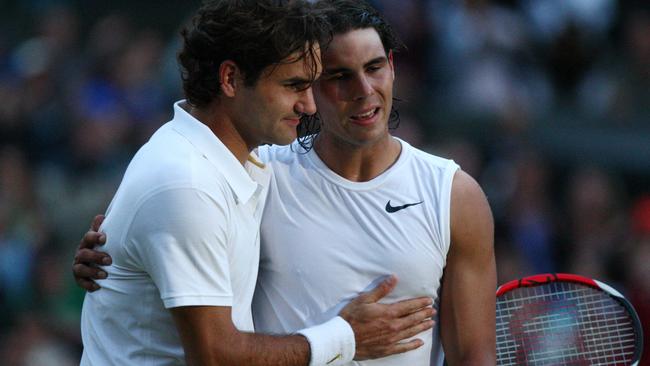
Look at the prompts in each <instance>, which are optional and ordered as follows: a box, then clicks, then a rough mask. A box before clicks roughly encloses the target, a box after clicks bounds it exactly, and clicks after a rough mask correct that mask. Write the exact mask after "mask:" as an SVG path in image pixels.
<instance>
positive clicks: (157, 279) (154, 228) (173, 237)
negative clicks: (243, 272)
mask: <svg viewBox="0 0 650 366" xmlns="http://www.w3.org/2000/svg"><path fill="white" fill-rule="evenodd" d="M225 202H226V200H225V199H224V197H215V195H214V194H208V193H205V192H203V191H200V190H197V189H193V188H176V189H168V190H164V191H162V192H158V193H156V194H154V195H152V196H151V197H149V198H148V199H147V200H146V201H145V202H144V203H143V204H142V205H141V206H140V208H139V210H138V211H137V213H136V215H135V217H134V219H133V221H132V225H131V228H130V231H129V234H128V235H127V246H128V247H130V249H131V250H132V253H133V255H134V257H135V258H137V261H138V262H139V263H140V264H141V265H142V267H143V270H144V271H145V272H147V273H148V274H149V276H150V277H151V279H152V281H153V282H154V283H155V285H156V287H158V290H159V292H160V297H161V299H162V301H163V303H164V305H165V307H166V308H173V307H179V306H192V305H208V306H232V287H231V282H230V265H229V252H230V250H229V240H228V232H229V230H228V222H229V217H228V210H227V207H225V205H226V204H225ZM134 301H137V299H134Z"/></svg>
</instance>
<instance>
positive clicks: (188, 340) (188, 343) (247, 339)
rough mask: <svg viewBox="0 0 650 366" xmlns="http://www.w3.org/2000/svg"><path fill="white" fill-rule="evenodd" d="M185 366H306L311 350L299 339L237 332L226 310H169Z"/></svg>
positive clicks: (201, 308) (206, 308)
mask: <svg viewBox="0 0 650 366" xmlns="http://www.w3.org/2000/svg"><path fill="white" fill-rule="evenodd" d="M170 310H171V313H172V316H173V318H174V322H175V323H176V327H177V328H178V331H179V334H180V337H181V341H182V343H183V349H184V350H185V359H186V361H187V363H188V365H251V366H255V365H308V364H309V360H310V349H309V343H308V342H307V340H306V339H305V338H304V337H303V336H300V335H291V336H270V335H263V334H254V333H245V332H240V331H239V330H237V328H235V326H234V325H233V323H232V318H231V312H230V308H229V307H223V306H185V307H178V308H172V309H170Z"/></svg>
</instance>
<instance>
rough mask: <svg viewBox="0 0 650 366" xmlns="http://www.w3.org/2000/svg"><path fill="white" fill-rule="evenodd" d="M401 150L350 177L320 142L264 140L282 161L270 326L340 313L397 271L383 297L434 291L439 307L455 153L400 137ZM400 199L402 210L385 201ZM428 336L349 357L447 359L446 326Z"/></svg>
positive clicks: (268, 277) (260, 320)
mask: <svg viewBox="0 0 650 366" xmlns="http://www.w3.org/2000/svg"><path fill="white" fill-rule="evenodd" d="M400 142H401V144H402V152H401V154H400V157H399V159H398V160H397V162H396V163H395V164H394V165H393V166H392V167H391V168H390V169H388V170H387V171H386V172H384V173H383V174H381V175H380V176H378V177H376V178H375V179H372V180H371V181H368V182H358V183H355V182H351V181H348V180H346V179H344V178H342V177H340V176H338V175H336V174H335V173H334V172H332V171H331V170H330V169H328V168H327V167H326V165H325V164H324V163H323V162H322V161H321V160H320V159H319V158H318V155H317V154H316V153H315V152H314V151H313V150H312V151H310V152H309V153H306V154H304V153H301V152H300V151H301V150H300V147H298V146H297V145H295V144H294V146H293V150H294V151H292V150H291V148H289V147H277V146H271V147H269V146H264V147H261V148H260V149H259V155H260V158H261V159H262V160H263V161H265V162H266V163H267V164H268V165H271V167H272V168H273V172H274V174H273V177H272V179H271V185H270V188H269V196H268V199H267V203H266V208H265V214H264V217H263V220H262V227H261V233H262V252H261V258H260V272H259V278H258V287H257V289H256V293H255V297H254V300H253V313H254V319H255V326H256V329H257V330H258V331H261V332H276V333H277V332H281V333H286V332H295V331H296V330H298V329H301V328H304V327H307V326H312V325H315V324H319V323H322V322H324V321H326V320H327V319H330V318H332V317H333V316H335V315H336V314H338V313H339V311H340V310H341V309H342V308H343V307H344V306H345V305H346V304H347V303H348V302H349V300H351V299H352V298H354V297H356V296H357V295H358V294H359V293H360V292H361V291H364V290H369V289H372V288H374V287H375V286H376V285H377V283H379V281H381V280H382V279H383V278H385V276H387V275H390V274H395V275H397V277H398V281H399V282H398V285H397V287H396V289H395V290H394V291H393V292H392V293H390V294H389V295H388V296H387V297H386V298H385V299H384V300H383V301H385V302H394V301H398V300H403V299H407V298H412V297H415V296H430V297H433V298H434V299H435V300H436V303H435V306H436V307H438V289H439V286H440V278H441V276H442V273H443V269H444V266H445V262H446V256H447V252H448V250H449V245H450V244H449V243H450V232H449V207H450V196H451V184H452V180H453V176H454V173H455V172H456V170H457V169H458V165H456V164H455V163H454V162H453V161H451V160H446V159H442V158H439V157H435V156H433V155H430V154H427V153H424V152H422V151H420V150H417V149H415V148H413V147H411V146H410V145H409V144H407V143H406V142H403V141H400ZM388 201H390V204H391V206H394V207H395V206H401V205H404V204H412V203H417V202H420V201H422V203H421V204H417V205H413V206H410V207H407V208H404V209H401V210H398V211H396V212H393V213H389V212H387V211H386V204H387V203H388ZM417 337H418V338H421V339H422V340H423V341H424V342H425V345H424V346H422V347H420V348H419V349H417V350H415V351H412V352H408V353H405V354H401V355H394V356H390V357H386V358H383V359H380V360H374V361H363V362H352V363H350V365H382V366H390V365H395V366H397V365H399V366H404V365H409V366H417V365H429V362H430V361H429V358H430V357H431V359H432V360H433V362H434V363H433V364H438V363H440V364H441V360H442V357H443V355H442V351H441V346H440V342H439V340H438V329H437V327H436V328H435V329H434V331H427V332H423V333H422V334H419V335H417Z"/></svg>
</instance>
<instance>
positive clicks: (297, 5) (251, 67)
mask: <svg viewBox="0 0 650 366" xmlns="http://www.w3.org/2000/svg"><path fill="white" fill-rule="evenodd" d="M319 9H320V10H317V9H316V8H315V6H314V5H313V4H311V3H309V2H307V1H303V0H212V1H207V2H205V3H204V5H203V6H202V7H201V8H200V9H199V10H198V11H197V13H196V15H195V16H194V18H193V19H192V21H191V23H190V24H189V25H188V26H187V27H185V29H183V30H182V31H181V36H182V38H183V47H182V49H181V51H180V52H179V55H178V60H179V64H180V67H181V77H182V80H183V91H184V93H185V98H186V99H187V101H188V102H189V104H190V105H192V106H195V107H198V108H201V107H205V106H207V105H209V104H210V103H211V102H212V101H213V100H215V99H216V98H217V97H218V96H219V95H220V94H221V88H220V84H221V83H220V80H219V67H220V66H221V64H222V63H223V62H224V61H226V60H232V61H233V62H234V63H235V64H237V66H238V67H239V69H240V70H241V71H242V74H243V78H244V85H246V86H254V85H255V83H256V82H257V81H258V80H259V78H260V76H261V74H262V71H263V70H264V69H265V68H266V67H268V66H273V65H279V64H281V63H282V62H283V61H285V60H286V59H287V58H288V57H289V56H292V55H294V54H296V53H297V54H298V58H297V59H292V61H291V62H294V61H299V60H301V59H305V60H306V61H307V62H306V67H307V71H308V74H309V75H310V77H311V79H312V80H314V79H315V78H316V77H317V72H318V66H319V63H320V59H319V57H318V54H317V53H316V52H315V50H314V46H318V45H320V44H324V43H325V42H327V40H328V39H329V37H330V35H331V32H330V28H329V23H328V21H327V18H326V16H325V9H324V8H319Z"/></svg>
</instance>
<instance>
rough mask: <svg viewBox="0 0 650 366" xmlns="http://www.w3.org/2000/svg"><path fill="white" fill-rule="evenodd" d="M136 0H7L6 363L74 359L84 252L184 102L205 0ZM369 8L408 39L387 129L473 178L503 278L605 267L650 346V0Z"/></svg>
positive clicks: (2, 22)
mask: <svg viewBox="0 0 650 366" xmlns="http://www.w3.org/2000/svg"><path fill="white" fill-rule="evenodd" d="M102 3H103V5H102ZM111 3H112V2H111ZM127 3H129V2H126V1H124V2H122V1H116V2H115V3H114V4H113V6H114V8H111V7H107V6H106V4H107V3H106V2H101V1H98V0H93V1H90V0H89V1H73V0H68V1H64V0H59V1H56V0H49V1H48V0H30V1H20V2H19V1H14V2H12V1H8V0H0V4H1V5H0V7H1V8H2V11H1V12H0V13H1V14H0V101H1V102H0V364H2V365H17V366H22V365H53V366H59V365H73V364H78V361H79V357H80V354H81V353H80V350H81V342H80V335H79V314H80V309H81V304H82V301H83V296H84V294H83V292H82V291H81V290H80V289H78V288H76V285H75V284H74V281H73V279H72V276H71V271H70V265H71V262H72V257H73V253H74V251H75V246H76V244H77V243H78V241H79V239H80V238H81V236H82V234H83V233H84V232H85V231H86V229H87V227H88V225H89V223H90V220H91V218H92V217H93V216H94V215H95V214H97V213H101V212H104V211H105V209H106V207H107V205H108V202H109V200H110V198H111V197H112V195H113V194H114V192H115V190H116V188H117V186H118V184H119V182H120V180H121V177H122V174H123V171H124V169H125V168H126V164H128V161H129V160H130V158H131V156H132V155H133V154H134V153H135V151H136V150H137V148H138V147H139V146H140V145H141V144H142V143H143V142H144V141H146V139H147V138H148V136H150V135H151V133H152V132H153V131H154V130H155V129H156V128H157V127H159V126H160V125H161V124H162V123H164V122H165V121H167V120H169V119H170V118H171V115H172V107H171V104H172V102H173V101H175V100H177V99H179V98H181V93H180V78H179V72H178V67H177V64H176V60H175V53H176V51H177V49H178V46H179V43H178V42H179V37H178V29H179V27H180V26H181V24H182V23H183V22H184V21H185V20H186V17H187V16H188V15H190V14H191V13H192V11H193V10H194V9H195V8H196V6H197V5H198V3H199V2H198V1H193V2H192V1H183V2H181V1H177V2H169V3H172V4H171V5H169V4H168V5H166V6H164V7H163V8H162V9H161V8H160V7H159V6H158V5H159V4H158V2H156V1H150V0H148V1H141V2H138V4H139V5H138V6H130V5H128V4H127ZM372 3H373V4H375V5H376V6H377V7H378V8H379V9H381V10H382V11H383V13H384V14H385V15H386V16H387V18H388V19H389V21H390V22H391V23H392V24H393V26H394V27H395V28H396V29H397V30H398V33H399V34H400V35H401V36H402V38H403V41H404V43H405V44H406V45H407V49H405V50H403V51H402V52H400V53H398V54H397V55H396V67H397V69H396V75H397V78H396V92H395V96H396V97H397V98H398V99H399V100H398V101H396V106H397V108H398V110H399V111H400V116H401V125H400V127H399V128H398V129H396V130H395V131H394V132H395V134H396V135H397V136H400V137H402V138H404V139H406V140H407V141H409V142H411V143H412V144H414V145H415V146H418V147H420V148H423V149H425V150H427V151H430V152H432V153H435V154H438V155H442V156H445V157H451V158H453V159H455V160H456V161H457V162H458V163H459V164H460V165H461V166H462V167H463V169H464V170H465V171H467V172H468V173H470V174H471V175H472V176H474V177H475V178H476V179H477V180H478V181H479V183H480V184H481V186H482V187H483V189H484V190H485V192H486V194H487V196H488V199H489V201H490V204H491V206H492V210H493V212H494V216H495V222H496V243H495V245H496V253H497V265H498V272H499V283H503V282H506V281H508V280H511V279H515V278H519V277H522V276H525V275H531V274H535V273H543V272H568V273H577V274H581V275H585V276H589V277H593V278H596V279H599V280H601V281H604V282H606V283H609V284H611V285H613V286H614V287H615V288H617V289H619V290H620V291H621V292H623V293H624V294H625V295H626V296H628V297H629V298H630V299H631V300H632V302H633V304H634V306H635V307H636V308H637V310H638V312H639V314H640V316H641V318H642V321H643V322H644V327H645V329H646V334H647V337H646V339H650V8H649V6H648V5H647V4H648V3H647V2H644V1H638V2H635V1H616V0H518V1H517V0H510V1H508V0H502V1H497V0H455V1H454V0H410V1H407V0H401V1H394V0H376V1H372ZM156 8H157V9H158V10H157V13H156V12H153V10H152V9H156ZM158 17H160V18H158ZM157 19H166V21H162V20H161V21H160V22H157V21H156V20H157ZM169 19H173V21H171V22H170V21H168V20H169ZM646 350H647V351H646V353H650V344H648V343H646ZM648 359H649V358H648V357H646V360H648ZM643 365H650V361H645V363H643Z"/></svg>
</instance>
